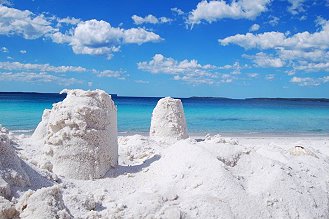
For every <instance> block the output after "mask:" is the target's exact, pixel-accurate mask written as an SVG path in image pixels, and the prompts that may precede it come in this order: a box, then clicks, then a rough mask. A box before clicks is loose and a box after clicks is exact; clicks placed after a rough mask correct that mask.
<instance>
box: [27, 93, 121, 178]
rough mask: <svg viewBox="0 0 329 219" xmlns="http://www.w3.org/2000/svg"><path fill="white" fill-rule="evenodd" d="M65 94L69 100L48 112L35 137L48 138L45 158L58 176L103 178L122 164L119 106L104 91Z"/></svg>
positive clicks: (66, 99)
mask: <svg viewBox="0 0 329 219" xmlns="http://www.w3.org/2000/svg"><path fill="white" fill-rule="evenodd" d="M62 93H67V97H66V98H65V99H64V100H63V101H62V102H59V103H57V104H54V105H53V108H52V109H51V111H50V112H48V111H45V112H44V115H43V120H42V121H41V123H40V124H39V126H38V128H37V129H36V132H35V134H34V136H33V137H36V138H38V137H42V136H45V138H44V140H45V144H46V145H45V154H46V157H47V159H48V160H49V161H50V162H51V163H52V167H53V172H54V173H56V174H58V175H62V176H65V177H68V178H74V179H94V178H100V177H102V176H104V174H105V173H106V172H107V171H108V170H109V168H110V167H111V166H116V165H117V162H118V143H117V112H116V106H115V105H114V102H113V101H112V99H111V96H110V95H108V94H107V93H105V92H104V91H101V90H95V91H83V90H64V91H62ZM47 120H48V121H47ZM44 130H46V133H44Z"/></svg>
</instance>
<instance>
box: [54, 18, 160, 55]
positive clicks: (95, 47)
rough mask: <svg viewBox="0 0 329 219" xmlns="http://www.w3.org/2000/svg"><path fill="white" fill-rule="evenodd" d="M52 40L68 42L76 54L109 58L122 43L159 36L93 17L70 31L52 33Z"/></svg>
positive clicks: (147, 39) (154, 38)
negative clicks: (121, 26)
mask: <svg viewBox="0 0 329 219" xmlns="http://www.w3.org/2000/svg"><path fill="white" fill-rule="evenodd" d="M53 40H54V42H57V43H69V44H70V45H71V46H72V49H73V52H74V53H76V54H89V55H106V56H107V57H108V58H111V57H112V55H113V53H115V52H118V51H120V46H121V45H122V44H130V43H135V44H143V43H147V42H157V41H160V40H161V37H160V36H159V35H157V34H155V33H153V32H149V31H146V30H145V29H143V28H131V29H127V30H125V29H122V28H118V27H112V26H111V24H110V23H108V22H106V21H102V20H101V21H98V20H94V19H93V20H88V21H85V22H81V23H79V24H78V25H77V27H76V28H75V29H74V30H73V31H72V33H69V34H62V33H56V34H54V35H53Z"/></svg>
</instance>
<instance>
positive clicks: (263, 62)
mask: <svg viewBox="0 0 329 219" xmlns="http://www.w3.org/2000/svg"><path fill="white" fill-rule="evenodd" d="M244 57H245V58H249V59H251V60H252V61H253V62H254V63H255V64H256V65H257V66H259V67H264V68H267V67H273V68H281V67H283V66H284V64H285V63H284V61H282V60H281V59H280V58H275V57H272V56H270V55H268V54H266V53H263V52H259V53H256V55H253V56H249V55H244Z"/></svg>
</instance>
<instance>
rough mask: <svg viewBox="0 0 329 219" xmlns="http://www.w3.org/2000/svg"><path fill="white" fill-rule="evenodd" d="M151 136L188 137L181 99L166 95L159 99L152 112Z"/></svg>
mask: <svg viewBox="0 0 329 219" xmlns="http://www.w3.org/2000/svg"><path fill="white" fill-rule="evenodd" d="M150 136H151V137H153V138H170V139H176V140H180V139H186V138H188V134H187V127H186V121H185V115H184V109H183V105H182V102H181V100H179V99H173V98H171V97H165V98H162V99H160V100H159V101H158V103H157V105H156V107H155V108H154V110H153V113H152V121H151V128H150Z"/></svg>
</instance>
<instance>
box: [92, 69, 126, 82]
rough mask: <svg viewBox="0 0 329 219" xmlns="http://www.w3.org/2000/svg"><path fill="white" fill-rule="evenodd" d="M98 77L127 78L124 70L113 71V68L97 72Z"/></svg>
mask: <svg viewBox="0 0 329 219" xmlns="http://www.w3.org/2000/svg"><path fill="white" fill-rule="evenodd" d="M96 75H97V77H101V78H103V77H106V78H117V79H120V80H125V79H126V78H125V75H124V72H122V71H113V70H104V71H99V72H97V73H96Z"/></svg>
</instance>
